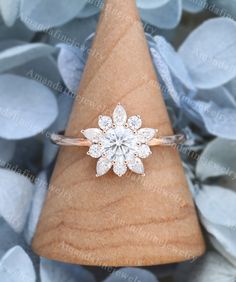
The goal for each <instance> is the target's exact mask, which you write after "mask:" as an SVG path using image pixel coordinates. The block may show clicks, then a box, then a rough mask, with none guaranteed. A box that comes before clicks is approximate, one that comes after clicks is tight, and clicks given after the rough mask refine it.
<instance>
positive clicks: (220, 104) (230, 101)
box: [187, 87, 236, 140]
mask: <svg viewBox="0 0 236 282" xmlns="http://www.w3.org/2000/svg"><path fill="white" fill-rule="evenodd" d="M190 109H192V110H194V111H195V112H197V113H198V115H199V117H200V118H201V119H202V121H203V123H204V126H205V128H206V129H207V131H208V132H209V133H211V134H212V135H215V136H218V137H222V138H227V139H232V140H235V139H236V125H235V122H234V121H235V119H236V104H235V99H234V97H233V95H231V93H230V92H229V91H228V90H227V89H226V88H224V87H218V88H213V89H210V90H204V91H200V92H199V93H197V95H195V97H194V98H193V99H192V100H191V99H190V101H189V109H187V110H190Z"/></svg>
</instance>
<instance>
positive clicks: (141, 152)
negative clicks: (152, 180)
mask: <svg viewBox="0 0 236 282" xmlns="http://www.w3.org/2000/svg"><path fill="white" fill-rule="evenodd" d="M151 153H152V152H151V150H150V148H149V146H148V145H146V144H142V145H140V146H138V156H139V157H140V158H142V159H145V158H147V157H149V156H150V155H151Z"/></svg>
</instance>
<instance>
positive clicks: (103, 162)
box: [97, 157, 112, 176]
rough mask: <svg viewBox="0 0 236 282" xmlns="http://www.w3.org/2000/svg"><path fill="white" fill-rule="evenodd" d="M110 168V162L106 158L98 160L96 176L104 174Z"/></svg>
mask: <svg viewBox="0 0 236 282" xmlns="http://www.w3.org/2000/svg"><path fill="white" fill-rule="evenodd" d="M111 167H112V162H111V161H109V160H108V159H107V158H103V157H102V158H100V159H99V160H98V162H97V176H102V175H104V174H106V173H107V172H108V171H109V170H110V169H111Z"/></svg>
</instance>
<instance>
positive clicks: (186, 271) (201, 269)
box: [174, 251, 236, 282]
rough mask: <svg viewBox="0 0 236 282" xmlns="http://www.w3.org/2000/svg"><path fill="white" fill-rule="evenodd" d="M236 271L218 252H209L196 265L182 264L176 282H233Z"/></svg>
mask: <svg viewBox="0 0 236 282" xmlns="http://www.w3.org/2000/svg"><path fill="white" fill-rule="evenodd" d="M235 279H236V269H235V267H234V266H233V265H231V264H230V263H229V262H227V261H226V260H225V259H224V258H223V257H222V256H220V255H219V254H217V253H216V252H213V251H210V252H207V253H206V255H204V256H203V257H202V258H200V259H198V260H197V261H196V262H194V263H184V264H180V266H179V267H178V270H177V272H176V275H175V279H174V281H175V282H183V281H184V282H232V281H235Z"/></svg>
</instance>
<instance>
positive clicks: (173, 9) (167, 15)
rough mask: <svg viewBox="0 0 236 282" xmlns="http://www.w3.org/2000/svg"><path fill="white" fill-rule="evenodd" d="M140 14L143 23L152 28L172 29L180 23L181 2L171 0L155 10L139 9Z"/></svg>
mask: <svg viewBox="0 0 236 282" xmlns="http://www.w3.org/2000/svg"><path fill="white" fill-rule="evenodd" d="M149 2H150V1H149ZM140 14H141V17H142V19H143V20H144V21H146V22H148V23H150V24H151V25H153V26H156V27H159V28H164V29H172V28H174V27H176V26H177V25H178V24H179V22H180V19H181V15H182V1H181V0H175V1H173V0H171V1H169V2H167V3H166V4H165V5H163V6H161V7H159V8H156V9H145V10H144V9H141V11H140Z"/></svg>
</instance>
